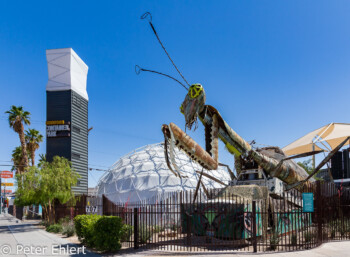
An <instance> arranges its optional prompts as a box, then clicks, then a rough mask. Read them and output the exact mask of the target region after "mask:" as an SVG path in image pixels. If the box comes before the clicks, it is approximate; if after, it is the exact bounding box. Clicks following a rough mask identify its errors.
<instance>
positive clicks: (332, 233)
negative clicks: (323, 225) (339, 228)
mask: <svg viewBox="0 0 350 257" xmlns="http://www.w3.org/2000/svg"><path fill="white" fill-rule="evenodd" d="M335 233H336V231H335V229H332V231H331V239H334V238H335Z"/></svg>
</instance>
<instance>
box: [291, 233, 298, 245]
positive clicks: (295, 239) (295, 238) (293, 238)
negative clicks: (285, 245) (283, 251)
mask: <svg viewBox="0 0 350 257" xmlns="http://www.w3.org/2000/svg"><path fill="white" fill-rule="evenodd" d="M297 238H298V237H297V235H296V234H293V235H292V237H291V241H292V245H297Z"/></svg>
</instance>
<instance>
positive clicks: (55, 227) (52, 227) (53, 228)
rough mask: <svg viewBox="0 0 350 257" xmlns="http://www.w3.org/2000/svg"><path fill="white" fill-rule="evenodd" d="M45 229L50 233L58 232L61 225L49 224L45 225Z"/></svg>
mask: <svg viewBox="0 0 350 257" xmlns="http://www.w3.org/2000/svg"><path fill="white" fill-rule="evenodd" d="M46 231H47V232H51V233H60V232H61V231H62V225H61V224H53V225H50V226H48V227H46Z"/></svg>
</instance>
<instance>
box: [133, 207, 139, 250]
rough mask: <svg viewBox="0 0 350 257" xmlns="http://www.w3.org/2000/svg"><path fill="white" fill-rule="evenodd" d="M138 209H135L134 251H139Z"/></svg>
mask: <svg viewBox="0 0 350 257" xmlns="http://www.w3.org/2000/svg"><path fill="white" fill-rule="evenodd" d="M138 216H139V215H138V209H137V208H134V249H139V219H138Z"/></svg>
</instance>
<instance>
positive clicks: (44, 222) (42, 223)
mask: <svg viewBox="0 0 350 257" xmlns="http://www.w3.org/2000/svg"><path fill="white" fill-rule="evenodd" d="M39 224H40V225H42V226H44V227H45V228H47V227H48V226H50V224H49V222H48V221H47V220H42V221H41V222H40V223H39Z"/></svg>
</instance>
